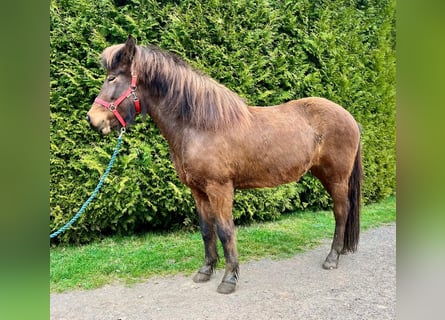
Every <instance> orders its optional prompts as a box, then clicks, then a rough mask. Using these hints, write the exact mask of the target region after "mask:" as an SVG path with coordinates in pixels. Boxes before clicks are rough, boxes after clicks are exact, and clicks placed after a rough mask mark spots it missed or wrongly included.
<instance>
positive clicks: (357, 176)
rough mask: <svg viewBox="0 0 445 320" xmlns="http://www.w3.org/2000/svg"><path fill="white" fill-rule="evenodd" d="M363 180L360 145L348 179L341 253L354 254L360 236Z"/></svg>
mask: <svg viewBox="0 0 445 320" xmlns="http://www.w3.org/2000/svg"><path fill="white" fill-rule="evenodd" d="M362 180H363V167H362V156H361V152H360V144H359V146H358V149H357V154H356V155H355V160H354V167H353V168H352V172H351V176H350V177H349V185H348V189H349V190H348V197H349V212H348V218H347V220H346V227H345V235H344V242H343V252H348V251H350V252H354V251H356V250H357V244H358V240H359V235H360V201H361V189H362Z"/></svg>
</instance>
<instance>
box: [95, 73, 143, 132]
mask: <svg viewBox="0 0 445 320" xmlns="http://www.w3.org/2000/svg"><path fill="white" fill-rule="evenodd" d="M136 81H137V76H132V77H131V85H130V88H128V89H127V90H126V91H125V92H124V93H123V94H122V95H121V96H120V97H119V98H117V99H116V101H114V102H106V101H105V100H102V99H100V98H96V99H94V102H95V103H97V104H100V105H101V106H102V107H105V108H106V109H108V110H110V111H111V112H113V114H114V116H115V117H116V118H117V120H119V122H120V124H121V125H122V127H124V128H125V127H126V126H127V123H126V122H125V120H124V118H122V116H121V115H120V114H119V112H118V111H117V107H118V106H119V105H120V104H121V103H122V101H124V100H125V99H126V98H128V97H129V96H133V102H134V108H135V110H136V114H138V113H140V112H141V104H140V103H139V99H138V97H137V96H136Z"/></svg>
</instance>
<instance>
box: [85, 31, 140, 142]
mask: <svg viewBox="0 0 445 320" xmlns="http://www.w3.org/2000/svg"><path fill="white" fill-rule="evenodd" d="M135 52H136V43H135V40H134V38H133V37H132V36H129V37H128V39H127V41H126V42H125V44H120V45H115V46H111V47H108V48H106V49H105V50H104V52H103V53H102V56H101V57H102V65H103V66H104V67H105V68H106V69H107V78H106V79H105V82H104V84H103V85H102V89H101V91H100V92H99V95H98V96H97V98H96V99H95V100H94V103H93V105H92V106H91V108H90V110H89V111H88V113H87V121H88V122H89V124H90V126H91V127H92V128H93V129H95V130H97V131H99V132H100V133H101V134H108V133H110V132H111V131H112V130H119V129H120V128H122V127H126V126H127V124H128V123H131V122H132V121H133V119H134V117H135V116H136V114H137V113H138V112H140V105H139V100H138V99H137V97H136V81H137V79H136V76H135V75H132V74H131V64H132V60H133V57H134V55H135Z"/></svg>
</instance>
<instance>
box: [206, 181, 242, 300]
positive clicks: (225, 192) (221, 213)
mask: <svg viewBox="0 0 445 320" xmlns="http://www.w3.org/2000/svg"><path fill="white" fill-rule="evenodd" d="M233 191H234V190H233V186H232V184H231V183H226V184H219V183H209V184H208V185H207V188H206V192H207V195H208V197H209V200H210V206H211V208H212V212H213V213H214V214H215V223H216V232H217V234H218V237H219V239H220V241H221V243H222V246H223V250H224V257H225V260H226V270H225V273H224V277H223V279H222V281H221V283H220V285H219V286H218V289H217V291H218V292H219V293H225V294H228V293H232V292H234V291H235V289H236V285H237V282H238V275H239V264H238V252H237V249H236V233H235V224H234V223H233V215H232V206H233Z"/></svg>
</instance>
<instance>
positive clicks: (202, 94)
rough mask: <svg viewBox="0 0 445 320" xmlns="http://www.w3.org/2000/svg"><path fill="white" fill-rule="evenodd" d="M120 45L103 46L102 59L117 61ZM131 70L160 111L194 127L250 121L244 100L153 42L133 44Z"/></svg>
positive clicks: (210, 127) (225, 126)
mask: <svg viewBox="0 0 445 320" xmlns="http://www.w3.org/2000/svg"><path fill="white" fill-rule="evenodd" d="M122 46H123V45H116V46H111V47H109V48H107V49H105V50H104V52H103V54H102V63H103V65H104V66H105V67H107V68H108V67H111V66H112V65H113V64H115V63H117V62H118V59H119V57H118V56H119V54H120V51H121V50H120V49H121V48H122ZM132 72H133V73H135V74H137V75H138V86H141V85H143V86H144V87H145V88H146V89H147V90H150V92H151V94H152V95H154V96H155V97H157V98H158V99H159V101H160V105H159V106H156V107H159V108H163V109H164V110H163V112H169V113H174V114H176V116H177V118H178V119H179V120H182V121H184V123H185V124H187V125H191V126H193V127H195V128H197V129H203V130H214V131H217V130H227V129H229V128H232V127H234V126H246V125H248V124H249V123H250V119H251V113H250V111H249V109H248V107H247V104H246V103H245V102H244V100H243V99H242V98H241V97H240V96H239V95H237V94H236V93H234V92H233V91H231V90H229V89H228V88H227V87H225V86H224V85H221V84H219V83H217V82H216V81H215V80H213V79H212V78H210V77H208V76H206V75H204V74H202V73H201V72H199V71H197V70H195V69H193V68H192V67H191V66H190V65H188V64H187V63H186V62H185V61H184V60H182V59H181V58H179V57H178V56H177V55H175V54H173V53H170V52H166V51H163V50H161V49H159V48H158V47H155V46H147V47H143V46H136V53H135V56H134V58H133V63H132Z"/></svg>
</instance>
